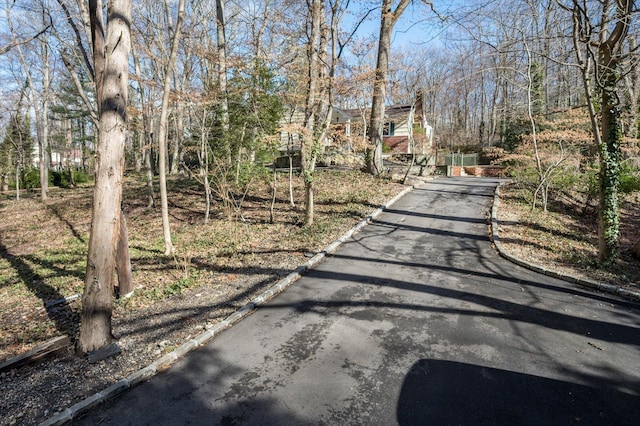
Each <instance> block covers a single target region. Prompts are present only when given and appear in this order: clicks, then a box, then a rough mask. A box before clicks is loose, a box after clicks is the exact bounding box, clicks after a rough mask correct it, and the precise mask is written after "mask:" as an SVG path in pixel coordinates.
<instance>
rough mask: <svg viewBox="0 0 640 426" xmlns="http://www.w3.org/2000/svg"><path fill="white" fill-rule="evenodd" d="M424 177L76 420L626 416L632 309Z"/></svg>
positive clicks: (631, 399) (456, 183)
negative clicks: (499, 238) (322, 256)
mask: <svg viewBox="0 0 640 426" xmlns="http://www.w3.org/2000/svg"><path fill="white" fill-rule="evenodd" d="M496 183H497V182H496V181H495V180H490V179H474V178H451V179H441V180H436V181H433V182H431V183H429V184H427V185H425V186H424V187H423V188H421V189H416V190H414V191H412V192H411V193H409V194H408V195H406V196H405V197H403V198H402V199H401V200H400V201H398V202H397V203H396V204H395V205H394V206H393V207H392V208H391V209H389V210H387V211H385V212H384V213H383V214H382V215H380V216H378V218H377V219H376V220H375V221H374V222H373V223H372V224H371V225H369V226H367V227H366V228H365V229H364V230H363V231H362V232H360V233H359V234H357V235H356V236H354V237H353V238H352V239H351V240H349V241H348V242H347V243H346V244H344V245H343V246H342V247H341V248H340V249H339V250H338V251H337V252H336V253H335V254H334V255H332V256H329V257H328V258H327V259H326V260H325V261H324V262H322V263H321V264H320V265H319V266H317V267H316V269H314V270H313V271H310V272H309V273H307V274H306V275H305V276H304V277H303V278H301V279H300V280H299V281H297V282H296V283H295V284H294V285H292V286H291V287H290V288H289V289H287V290H286V291H285V292H284V293H282V294H280V295H279V296H277V297H276V298H274V299H273V300H272V301H271V302H270V303H268V304H266V305H265V306H262V307H260V308H259V309H258V310H257V311H256V312H255V313H254V314H252V315H250V316H249V317H248V318H246V319H244V320H242V321H241V322H240V323H238V324H236V325H235V326H233V327H232V328H231V329H229V330H227V331H225V332H223V333H222V334H221V335H220V336H218V337H217V338H215V339H214V340H213V341H212V342H211V343H209V344H208V345H207V346H205V347H203V348H201V349H199V350H196V351H195V352H192V353H191V354H189V355H188V356H187V357H186V358H184V359H183V360H182V361H180V362H178V363H177V364H175V365H174V366H173V367H172V368H171V369H170V370H169V371H167V372H165V373H161V374H159V375H157V376H155V377H153V378H152V379H151V380H149V381H148V382H146V383H143V384H141V385H139V386H137V387H135V388H133V389H131V390H130V391H128V392H125V393H124V394H123V395H121V396H120V397H119V398H118V399H117V400H116V401H114V402H111V403H109V404H107V405H103V406H100V407H98V408H96V409H94V410H93V411H92V412H90V413H89V414H88V415H87V416H85V417H84V418H82V419H80V420H79V421H78V422H79V423H80V422H83V423H84V424H97V423H100V424H102V425H105V424H113V425H125V424H135V425H139V424H152V425H161V424H166V425H168V424H202V425H214V424H227V425H236V424H237V425H240V424H255V425H267V424H274V425H285V424H286V425H294V424H303V425H307V424H308V425H314V424H326V425H347V424H349V425H351V424H367V425H369V424H370V425H374V424H375V425H378V424H381V425H392V424H401V425H410V424H415V425H441V424H451V425H478V424H499V425H501V424H504V425H521V424H531V425H552V424H553V425H556V424H557V425H560V424H562V425H565V424H578V425H589V424H598V425H600V424H602V425H623V424H629V425H637V424H640V309H639V306H638V305H637V304H634V303H632V302H627V301H624V300H622V299H618V298H616V297H614V296H609V295H603V294H598V293H593V292H591V291H588V290H585V289H581V288H579V287H575V286H573V285H570V284H567V283H564V282H562V281H559V280H556V279H553V278H549V277H547V276H543V275H539V274H537V273H534V272H530V271H527V270H525V269H522V268H520V267H517V266H515V265H513V264H511V263H509V262H508V261H506V260H504V259H502V258H501V257H499V256H498V255H497V254H496V252H495V251H494V250H493V248H492V247H491V243H490V241H489V239H488V221H487V218H488V215H489V208H490V205H491V198H492V194H493V190H494V188H495V186H496Z"/></svg>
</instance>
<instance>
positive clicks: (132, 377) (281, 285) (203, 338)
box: [40, 186, 413, 426]
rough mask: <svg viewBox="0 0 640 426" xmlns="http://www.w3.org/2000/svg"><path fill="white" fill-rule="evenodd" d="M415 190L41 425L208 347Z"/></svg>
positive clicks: (63, 418)
mask: <svg viewBox="0 0 640 426" xmlns="http://www.w3.org/2000/svg"><path fill="white" fill-rule="evenodd" d="M412 190H413V187H412V186H410V187H407V188H405V189H404V190H402V191H401V192H400V193H399V194H398V195H396V196H395V197H393V198H392V199H390V200H389V201H388V202H387V203H386V204H385V205H383V206H381V207H379V208H378V209H377V210H376V211H374V212H373V213H371V215H369V216H368V217H367V218H366V219H364V220H362V221H361V222H359V223H358V224H357V225H356V226H354V227H353V228H351V229H350V230H348V231H347V232H346V233H345V234H344V235H342V236H341V237H340V238H338V239H337V240H336V241H334V242H333V243H331V244H329V245H328V246H327V247H325V248H324V249H323V250H322V251H321V252H319V253H318V254H316V255H315V256H313V257H312V258H311V259H309V260H308V261H307V262H306V263H304V264H303V265H301V266H299V267H297V268H296V269H295V270H294V271H293V272H291V273H290V274H289V275H287V276H286V277H285V278H283V279H281V280H280V281H278V282H277V283H276V284H274V285H273V286H271V287H270V288H269V289H267V290H265V291H264V292H263V293H262V294H260V295H259V296H257V297H256V298H254V299H253V300H252V301H251V302H249V303H247V304H246V305H244V306H243V307H242V308H240V309H238V310H237V311H236V312H234V313H232V314H231V315H229V316H228V317H227V318H225V319H224V320H223V321H222V322H220V323H218V324H216V325H214V326H212V327H211V328H209V329H207V330H206V331H204V332H202V333H201V334H200V335H198V336H196V337H195V338H193V339H190V340H188V341H186V342H185V343H183V344H182V345H180V346H178V347H177V348H176V349H174V350H173V351H171V352H169V353H168V354H166V355H164V356H162V357H160V358H158V359H157V360H155V361H154V362H153V363H151V364H150V365H148V366H147V367H144V368H142V369H140V370H138V371H135V372H133V373H131V374H129V375H128V376H127V377H125V378H123V379H120V380H119V381H117V382H116V383H114V384H112V385H111V386H109V387H107V388H106V389H104V390H102V391H100V392H98V393H96V394H94V395H91V396H89V397H87V398H85V399H84V400H82V401H80V402H78V403H76V404H74V405H72V406H71V407H69V408H67V409H66V410H64V411H62V412H60V413H58V414H56V415H55V416H52V417H50V418H49V419H47V420H45V421H44V422H42V423H40V426H53V425H61V424H64V423H66V422H68V421H70V420H71V419H73V418H76V417H78V416H79V415H80V414H82V413H84V412H86V411H88V410H89V409H91V408H92V407H95V406H96V405H98V404H100V403H102V402H104V401H106V400H108V399H111V398H113V397H115V396H116V395H119V394H120V393H122V392H124V391H125V390H127V389H129V388H130V387H132V386H135V385H137V384H138V383H140V382H142V381H144V380H147V379H149V378H151V377H152V376H154V375H156V373H158V372H160V371H163V370H166V369H167V368H168V367H170V366H171V365H173V364H174V363H175V362H176V361H177V360H179V359H181V358H182V357H184V356H185V355H186V354H187V353H189V352H191V351H192V350H194V349H196V348H198V347H200V346H204V345H206V344H207V343H208V342H209V341H210V340H211V339H213V338H214V337H215V336H217V335H218V334H220V333H221V332H222V331H224V330H226V329H227V328H229V327H231V326H232V325H233V324H235V323H237V322H238V321H240V320H241V319H242V318H244V317H246V316H248V315H249V314H250V313H251V312H252V311H253V310H254V309H255V308H256V307H258V306H260V305H263V304H265V303H266V302H268V301H269V300H271V299H272V298H273V297H274V296H276V295H277V294H279V293H281V292H282V291H284V290H285V289H286V288H287V287H289V286H290V285H291V284H293V283H294V282H295V281H297V280H298V278H300V277H301V276H302V274H303V273H304V272H306V271H307V270H309V269H312V268H313V267H314V266H316V265H317V264H318V263H320V262H321V261H322V260H323V259H324V258H325V257H326V256H327V255H328V254H331V253H333V252H335V251H336V250H337V249H338V247H340V246H341V245H342V244H343V243H344V242H345V241H347V240H348V239H349V238H351V237H352V236H353V235H355V234H357V233H358V232H360V231H361V230H362V228H364V227H365V226H367V225H368V224H369V222H371V221H372V220H373V219H375V218H376V217H377V216H379V215H380V214H381V213H382V212H383V211H384V210H385V209H387V208H389V207H391V205H393V204H394V203H395V202H396V201H398V200H399V199H400V198H402V197H403V196H405V195H406V194H407V193H409V192H410V191H412Z"/></svg>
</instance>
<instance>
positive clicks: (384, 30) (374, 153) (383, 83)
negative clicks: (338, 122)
mask: <svg viewBox="0 0 640 426" xmlns="http://www.w3.org/2000/svg"><path fill="white" fill-rule="evenodd" d="M409 1H410V0H401V1H400V3H399V4H398V6H397V7H396V9H395V11H392V6H393V4H392V3H393V2H392V0H382V14H381V17H380V38H379V40H378V59H377V61H376V74H375V81H374V82H373V99H372V101H371V119H370V124H369V138H370V147H369V148H367V155H366V161H367V170H368V172H369V173H371V174H373V175H378V174H380V173H381V172H382V133H383V127H384V103H385V98H386V90H387V74H388V73H389V53H390V51H391V34H392V32H393V27H394V26H395V24H396V22H398V19H399V18H400V16H401V15H402V13H403V12H404V10H405V9H406V8H407V6H408V5H409Z"/></svg>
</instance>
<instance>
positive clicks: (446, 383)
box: [397, 359, 640, 425]
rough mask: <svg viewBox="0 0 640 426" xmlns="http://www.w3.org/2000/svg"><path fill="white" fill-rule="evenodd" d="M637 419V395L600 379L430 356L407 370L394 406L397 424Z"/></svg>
mask: <svg viewBox="0 0 640 426" xmlns="http://www.w3.org/2000/svg"><path fill="white" fill-rule="evenodd" d="M632 385H634V386H635V387H636V389H638V388H640V383H635V384H632ZM638 419H640V397H638V396H634V395H630V394H627V393H623V392H620V391H617V390H615V389H613V388H611V387H609V386H608V384H604V383H602V382H601V379H595V378H591V380H589V381H588V385H587V386H585V385H580V384H575V383H569V382H566V381H561V380H555V379H547V378H544V377H537V376H532V375H529V374H523V373H517V372H512V371H505V370H498V369H495V368H488V367H482V366H478V365H470V364H464V363H459V362H453V361H442V360H433V359H422V360H420V361H418V362H416V363H415V364H414V365H413V366H412V368H411V369H410V370H409V372H408V373H407V375H406V377H405V379H404V383H403V385H402V389H401V391H400V398H399V400H398V410H397V420H398V424H400V425H424V424H434V425H444V424H450V425H486V424H492V425H571V424H576V425H636V424H637V422H638Z"/></svg>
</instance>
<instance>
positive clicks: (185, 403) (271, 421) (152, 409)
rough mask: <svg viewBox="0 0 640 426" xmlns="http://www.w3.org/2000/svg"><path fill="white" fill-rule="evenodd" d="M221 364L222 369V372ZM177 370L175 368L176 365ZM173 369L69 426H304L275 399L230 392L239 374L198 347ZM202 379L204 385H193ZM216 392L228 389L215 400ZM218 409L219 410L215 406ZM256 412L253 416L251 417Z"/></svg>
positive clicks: (246, 390)
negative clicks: (231, 380) (179, 365)
mask: <svg viewBox="0 0 640 426" xmlns="http://www.w3.org/2000/svg"><path fill="white" fill-rule="evenodd" d="M221 366H224V368H222V367H221ZM176 367H177V366H176ZM176 367H173V368H172V369H171V370H169V371H167V372H165V373H160V375H158V376H156V377H155V378H154V379H153V380H149V381H148V382H146V383H143V384H140V385H138V386H136V387H135V388H134V389H132V390H129V391H127V392H125V393H123V394H122V395H120V396H119V397H117V398H115V399H114V400H112V401H110V402H108V403H106V404H103V405H101V406H99V407H97V408H95V409H94V410H92V411H90V412H88V413H86V414H85V415H83V416H81V417H80V418H78V419H74V420H73V421H72V422H71V424H72V425H96V424H100V425H102V426H107V425H117V426H124V425H136V426H142V425H154V426H160V425H187V424H188V425H239V424H242V425H299V424H308V423H309V422H308V421H305V420H303V419H300V418H298V417H296V416H295V415H294V414H292V413H291V412H290V411H289V410H288V409H287V407H286V405H285V404H283V403H282V402H281V401H278V400H275V399H273V398H265V397H262V396H260V391H261V390H263V389H258V388H255V389H254V388H243V389H242V390H234V389H235V388H234V386H233V385H232V383H231V382H230V381H229V378H230V377H232V376H234V375H236V374H238V373H239V372H240V371H241V370H240V369H239V368H238V367H236V366H234V364H233V363H230V362H228V361H225V360H222V359H221V358H220V356H219V354H218V351H216V350H215V349H213V348H211V347H210V346H208V347H203V348H201V349H198V350H197V351H195V352H193V353H191V354H190V355H189V357H188V358H186V365H184V366H183V368H176ZM201 377H207V378H208V382H207V383H206V386H201V385H199V384H197V383H200V382H201V381H200V380H198V379H200V378H201ZM220 389H228V391H227V393H226V394H225V395H224V396H223V397H221V398H216V396H215V395H219V391H220ZM221 406H222V407H221ZM256 413H259V416H258V417H259V418H256Z"/></svg>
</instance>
